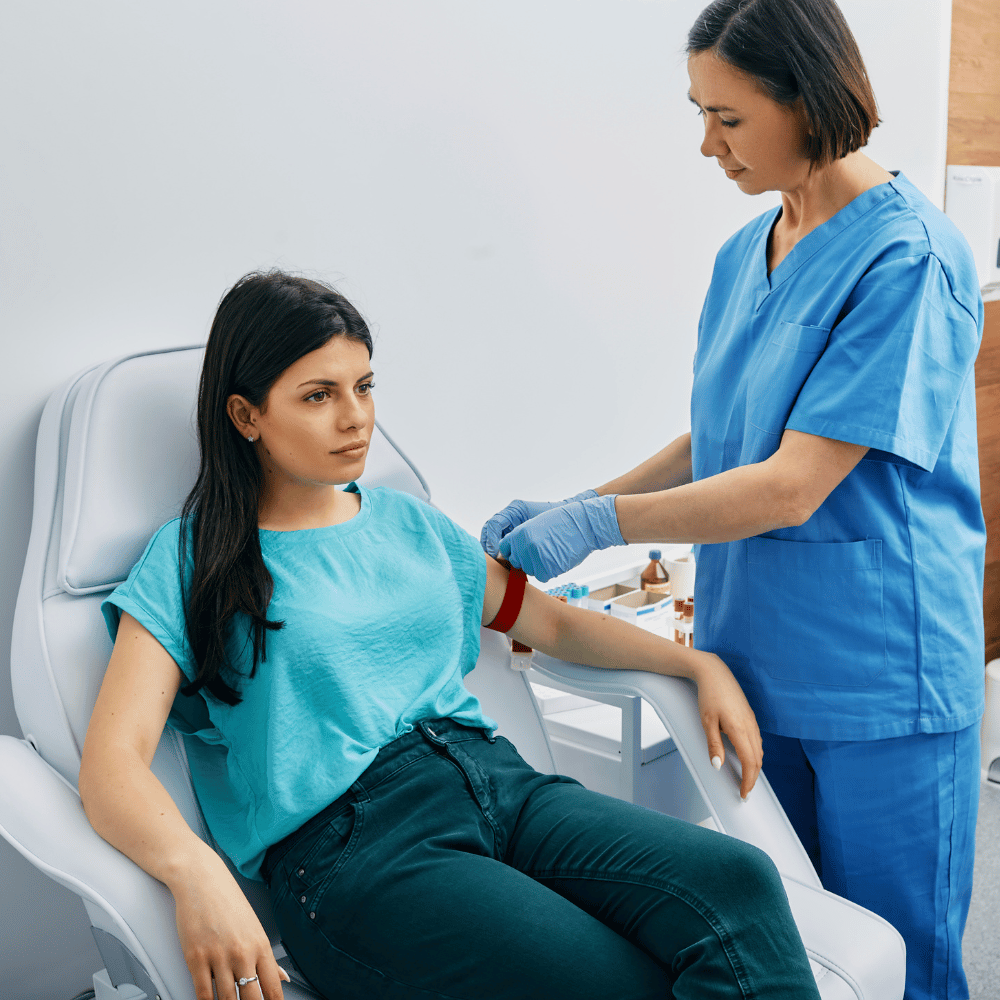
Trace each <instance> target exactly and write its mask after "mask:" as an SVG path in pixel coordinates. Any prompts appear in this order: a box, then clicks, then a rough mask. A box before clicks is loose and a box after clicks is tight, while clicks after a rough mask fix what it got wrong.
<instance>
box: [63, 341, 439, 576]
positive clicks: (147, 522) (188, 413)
mask: <svg viewBox="0 0 1000 1000" xmlns="http://www.w3.org/2000/svg"><path fill="white" fill-rule="evenodd" d="M204 353H205V352H204V348H203V347H193V348H179V349H175V350H164V351H158V352H155V353H149V354H139V355H130V356H128V357H124V358H120V359H118V360H115V361H110V362H108V363H107V364H105V365H102V366H101V367H99V368H97V369H94V371H93V372H92V373H91V374H90V375H89V376H88V377H86V378H85V379H84V381H83V382H82V384H81V388H80V391H79V392H78V393H77V394H76V396H75V398H73V399H72V401H71V402H70V404H69V405H70V406H71V413H70V414H69V415H68V416H69V418H70V419H69V438H68V447H67V451H66V463H65V469H64V480H63V490H62V505H63V509H62V518H61V521H62V525H61V531H60V538H59V558H58V571H57V580H56V583H57V586H58V587H59V588H60V589H62V590H64V591H66V592H67V593H70V594H87V593H93V592H95V591H101V590H110V589H112V588H113V587H115V586H117V585H118V584H119V583H120V582H121V581H122V580H124V579H125V578H126V577H127V576H128V574H129V571H130V570H131V568H132V566H133V565H134V564H135V562H136V560H137V559H138V558H139V556H141V555H142V551H143V549H144V548H145V546H146V544H147V542H148V541H149V539H150V538H151V537H152V535H153V533H154V532H155V531H156V529H157V528H159V527H160V525H162V524H164V523H165V522H166V521H169V520H170V519H171V518H173V517H176V516H177V515H178V514H179V513H180V510H181V506H182V504H183V502H184V498H185V497H186V496H187V494H188V493H189V492H190V490H191V487H192V486H193V485H194V481H195V478H196V477H197V473H198V441H197V433H196V416H195V407H196V403H197V396H198V380H199V377H200V374H201V364H202V360H203V358H204ZM63 426H64V427H65V426H66V424H65V420H64V424H63ZM358 481H359V482H360V483H361V485H362V486H368V487H375V486H389V487H392V488H393V489H397V490H403V491H405V492H407V493H412V494H413V495H414V496H417V497H420V499H422V500H425V501H429V500H430V491H429V489H428V488H427V484H426V483H425V482H424V481H423V478H422V477H421V476H420V475H419V473H418V472H417V471H416V469H415V468H414V467H413V466H412V464H411V463H410V462H409V460H408V459H407V458H406V456H405V455H403V453H402V452H401V451H400V450H399V449H398V448H397V447H396V446H395V444H394V443H393V442H392V441H391V440H390V439H389V438H388V436H387V435H386V434H385V432H384V431H383V430H382V429H381V427H380V426H379V425H378V423H377V422H376V427H375V429H374V431H373V433H372V441H371V447H370V449H369V454H368V459H367V462H366V466H365V473H364V475H363V476H362V477H361V478H360V479H359V480H358Z"/></svg>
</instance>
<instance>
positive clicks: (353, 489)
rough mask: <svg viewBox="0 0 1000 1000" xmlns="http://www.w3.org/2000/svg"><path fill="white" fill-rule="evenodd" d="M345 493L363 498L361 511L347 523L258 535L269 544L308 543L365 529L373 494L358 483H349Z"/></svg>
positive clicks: (262, 530)
mask: <svg viewBox="0 0 1000 1000" xmlns="http://www.w3.org/2000/svg"><path fill="white" fill-rule="evenodd" d="M344 492H345V493H357V494H358V495H359V496H360V497H361V510H359V511H358V512H357V514H355V515H354V516H353V517H350V518H348V519H347V520H346V521H340V522H338V523H337V524H324V525H320V527H318V528H293V529H291V530H290V531H277V530H275V529H274V528H258V529H257V533H258V535H259V536H260V540H261V541H262V542H263V541H265V540H266V541H267V542H279V541H281V540H282V539H284V538H288V539H295V540H300V539H301V540H306V541H310V540H311V541H317V540H319V539H322V538H327V537H331V536H334V535H337V536H343V535H349V534H351V533H352V532H355V531H357V530H359V529H360V528H363V527H364V526H365V524H366V523H367V522H368V518H369V517H370V516H371V507H372V505H371V492H370V491H369V490H367V489H365V488H364V487H363V486H359V485H358V484H357V483H356V482H352V483H348V484H347V486H346V487H344Z"/></svg>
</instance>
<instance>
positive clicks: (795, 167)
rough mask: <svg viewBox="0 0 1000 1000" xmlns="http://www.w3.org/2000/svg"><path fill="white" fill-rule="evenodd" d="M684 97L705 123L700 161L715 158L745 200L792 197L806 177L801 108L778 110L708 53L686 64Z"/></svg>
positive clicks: (746, 80)
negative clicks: (789, 194) (785, 194)
mask: <svg viewBox="0 0 1000 1000" xmlns="http://www.w3.org/2000/svg"><path fill="white" fill-rule="evenodd" d="M688 76H689V77H690V79H691V88H690V90H689V91H688V96H689V97H690V98H691V100H692V101H693V102H694V103H695V104H697V105H698V107H699V108H701V114H702V115H703V117H704V119H705V140H704V142H702V144H701V151H702V154H703V155H704V156H714V157H715V158H716V160H718V162H719V166H720V167H722V168H723V169H724V170H725V171H726V176H727V177H728V178H730V180H735V181H736V184H737V186H738V187H739V189H740V190H741V191H742V192H744V194H761V193H762V192H763V191H791V190H794V189H795V188H797V187H799V186H800V185H801V184H802V183H803V182H804V181H805V180H806V178H807V177H808V176H809V158H808V156H806V155H805V148H806V137H807V134H808V131H807V126H806V119H805V112H804V110H803V109H802V107H801V103H799V104H796V105H793V106H792V107H788V106H786V105H784V104H779V103H778V102H777V101H775V100H773V99H772V98H771V97H770V96H768V95H767V94H766V93H764V91H763V90H761V89H760V86H759V85H758V84H757V82H756V81H755V80H754V79H753V78H752V77H750V76H748V75H747V74H745V73H742V72H741V71H740V70H738V69H736V68H734V67H733V66H731V65H730V64H729V63H727V62H725V61H723V60H722V59H719V58H717V57H716V55H715V52H714V51H713V50H712V49H708V50H707V51H705V52H698V53H696V54H695V55H692V56H691V57H690V58H689V59H688Z"/></svg>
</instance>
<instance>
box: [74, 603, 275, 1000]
mask: <svg viewBox="0 0 1000 1000" xmlns="http://www.w3.org/2000/svg"><path fill="white" fill-rule="evenodd" d="M182 679H183V677H182V675H181V672H180V670H179V669H178V667H177V664H176V663H174V661H173V659H171V657H170V655H169V654H168V653H167V652H166V650H165V649H164V648H163V647H162V646H161V645H160V644H159V643H158V642H157V641H156V639H154V638H153V636H152V635H150V633H149V632H148V631H147V630H146V629H145V628H143V626H142V625H140V624H139V622H137V621H136V620H135V619H134V618H132V617H131V616H130V615H128V614H125V613H123V614H122V617H121V623H120V625H119V628H118V636H117V638H116V639H115V646H114V651H113V652H112V654H111V662H110V663H109V664H108V669H107V671H106V672H105V675H104V682H103V684H102V685H101V691H100V694H99V695H98V697H97V703H96V704H95V706H94V711H93V713H92V714H91V718H90V725H89V726H88V728H87V736H86V739H85V741H84V747H83V753H82V755H81V764H80V778H79V789H80V798H81V801H82V803H83V809H84V812H85V813H86V816H87V819H88V820H90V824H91V826H93V828H94V830H95V831H97V833H98V834H100V836H101V837H103V838H104V839H105V840H106V841H107V842H108V843H109V844H111V846H112V847H116V848H117V849H118V850H119V851H121V852H122V854H124V855H125V856H126V857H128V858H130V859H131V860H132V861H134V862H135V863H136V864H137V865H138V866H139V867H140V868H142V869H143V870H144V871H146V872H148V873H149V874H150V875H152V876H153V878H156V879H159V881H161V882H163V883H164V885H166V886H167V888H168V889H169V890H170V892H171V893H172V895H173V897H174V900H175V901H176V904H177V916H176V919H177V930H178V934H179V936H180V941H181V948H182V950H183V952H184V958H185V960H186V961H187V965H188V968H189V969H190V971H191V979H192V982H193V983H194V987H195V995H196V996H197V998H198V1000H213V994H212V978H213V974H214V977H215V980H216V984H215V985H216V990H217V993H218V997H219V1000H236V988H235V985H234V980H235V979H237V978H239V977H241V976H252V975H254V974H255V973H254V971H252V970H254V969H256V974H257V975H259V976H260V984H261V987H262V989H261V992H262V994H263V996H264V997H265V998H266V1000H281V996H282V991H281V986H280V980H281V979H285V980H287V978H288V976H287V973H285V971H284V970H283V969H281V968H280V967H279V966H278V964H277V963H276V962H275V960H274V954H273V952H272V951H271V945H270V942H269V940H268V937H267V934H266V933H265V931H264V929H263V927H262V926H261V923H260V921H259V920H258V919H257V915H256V914H255V913H254V911H253V908H252V907H251V906H250V904H249V902H247V898H246V896H245V895H244V894H243V890H242V889H240V887H239V885H238V884H237V882H236V880H235V879H234V878H233V876H232V874H231V873H230V871H229V869H228V868H227V867H226V864H225V862H224V861H223V860H222V858H220V857H219V855H218V854H216V853H215V851H213V850H212V848H211V847H209V846H208V844H206V843H205V842H204V841H203V840H201V839H200V838H199V837H198V836H197V834H195V832H194V831H193V830H192V829H191V827H190V826H188V824H187V821H186V820H185V819H184V817H183V816H182V815H181V812H180V810H179V809H178V808H177V806H176V805H175V803H174V800H173V799H172V798H171V797H170V795H169V793H168V792H167V790H166V789H165V788H164V787H163V785H162V784H161V783H160V781H159V779H158V778H157V777H156V775H154V774H153V772H152V771H151V770H150V769H149V765H150V762H151V761H152V759H153V754H154V753H155V752H156V747H157V744H158V742H159V738H160V734H161V733H162V732H163V726H164V723H165V721H166V718H167V714H168V713H169V711H170V706H171V704H172V703H173V699H174V695H175V694H176V692H177V690H178V688H179V687H180V683H181V680H182Z"/></svg>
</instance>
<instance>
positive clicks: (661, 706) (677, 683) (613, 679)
mask: <svg viewBox="0 0 1000 1000" xmlns="http://www.w3.org/2000/svg"><path fill="white" fill-rule="evenodd" d="M533 666H534V669H535V670H536V671H537V672H538V673H539V674H542V675H543V676H546V677H549V678H551V679H552V680H555V681H558V682H559V686H560V687H564V688H567V689H569V690H572V691H573V693H575V694H580V695H582V696H583V697H586V698H593V699H595V700H597V701H599V700H600V697H601V695H602V694H604V695H617V696H623V695H624V696H634V695H639V696H640V697H641V698H643V699H644V700H645V701H647V702H649V704H650V705H651V706H652V708H653V709H654V710H655V712H656V714H657V715H658V716H659V717H660V721H661V722H662V723H663V725H664V726H665V727H666V730H667V732H668V733H669V734H670V735H671V737H672V738H673V741H674V744H675V745H676V747H677V751H678V753H680V755H681V758H682V760H683V761H684V763H685V764H686V765H687V769H688V771H689V773H690V775H691V780H692V781H693V782H694V784H695V787H696V788H697V789H698V791H699V792H700V793H701V796H702V798H703V799H704V800H705V805H706V806H707V807H708V810H709V812H710V813H711V816H712V819H713V820H714V822H715V825H716V826H717V827H718V829H719V830H720V831H721V832H723V833H725V834H728V835H729V836H731V837H737V838H738V839H739V840H743V841H746V842H747V843H748V844H753V845H754V846H756V847H759V848H760V849H761V850H762V851H765V852H766V853H767V854H768V855H770V857H771V859H772V860H773V861H774V863H775V865H776V866H777V868H778V871H779V872H781V874H782V875H788V876H790V877H792V878H794V879H797V880H798V881H799V882H802V883H803V884H805V885H812V886H814V887H816V888H822V883H821V882H820V879H819V876H818V875H817V874H816V869H815V868H813V865H812V861H811V860H810V858H809V855H808V854H807V853H806V850H805V848H804V847H803V846H802V842H801V841H800V840H799V838H798V835H797V834H796V833H795V830H794V828H793V827H792V824H791V823H790V822H789V820H788V817H787V816H786V815H785V811H784V809H782V808H781V804H780V803H779V802H778V799H777V797H776V796H775V794H774V791H773V790H772V789H771V786H770V784H769V783H768V781H767V778H766V777H765V776H764V774H763V772H761V774H760V775H759V777H758V778H757V783H756V784H755V785H754V789H753V791H752V792H751V793H750V795H749V797H748V799H747V801H746V802H744V801H743V800H742V799H741V798H740V782H741V780H742V778H743V769H742V767H741V765H740V761H739V758H738V757H737V756H736V751H735V750H734V748H733V745H732V743H731V742H730V741H729V739H728V737H727V736H726V735H725V734H724V733H723V734H722V739H723V741H724V745H725V748H726V761H725V763H724V764H723V765H722V769H721V770H720V771H716V770H715V768H714V767H712V763H711V761H710V759H709V756H708V743H707V738H706V736H705V730H704V729H703V728H702V724H701V714H700V712H699V710H698V688H697V685H696V684H695V683H694V682H693V681H690V680H688V679H687V678H684V677H668V676H664V675H662V674H653V673H648V672H646V671H643V670H610V669H607V668H604V667H589V666H585V665H584V664H581V663H568V662H566V661H565V660H557V659H555V658H554V657H551V656H548V655H546V654H545V653H541V652H539V651H538V650H536V651H535V655H534V660H533Z"/></svg>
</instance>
